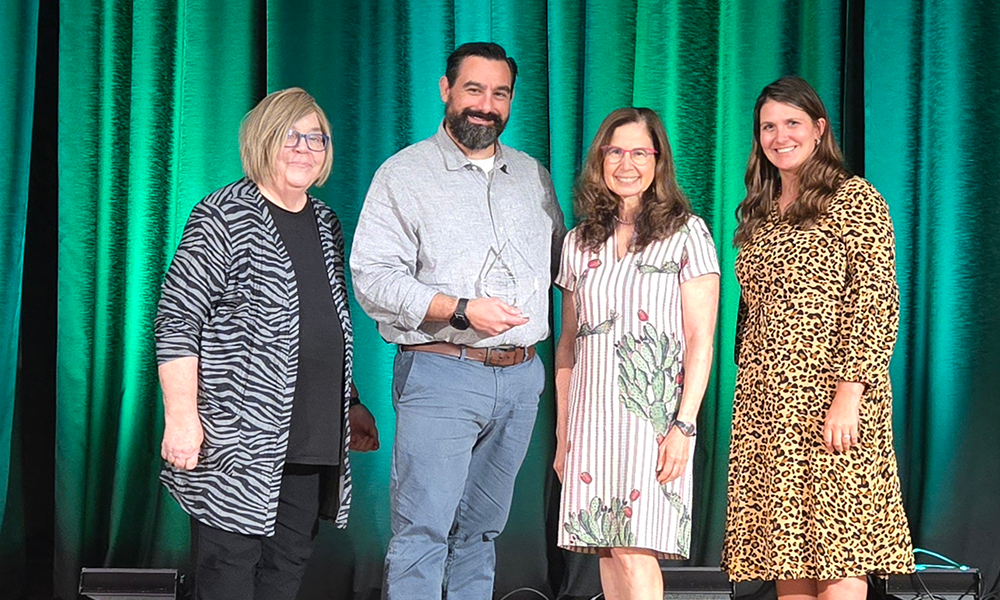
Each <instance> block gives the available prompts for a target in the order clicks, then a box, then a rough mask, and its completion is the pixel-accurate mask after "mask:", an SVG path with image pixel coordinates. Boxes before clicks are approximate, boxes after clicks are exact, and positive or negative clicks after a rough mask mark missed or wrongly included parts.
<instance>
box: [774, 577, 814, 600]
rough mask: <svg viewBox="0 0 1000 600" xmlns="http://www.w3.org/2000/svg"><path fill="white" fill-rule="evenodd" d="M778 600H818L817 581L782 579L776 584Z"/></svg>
mask: <svg viewBox="0 0 1000 600" xmlns="http://www.w3.org/2000/svg"><path fill="white" fill-rule="evenodd" d="M775 587H776V588H777V590H778V600H816V597H817V589H816V580H815V579H780V580H778V581H776V582H775Z"/></svg>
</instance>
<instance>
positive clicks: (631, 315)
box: [556, 216, 719, 559]
mask: <svg viewBox="0 0 1000 600" xmlns="http://www.w3.org/2000/svg"><path fill="white" fill-rule="evenodd" d="M577 234H578V232H577V230H575V229H574V230H573V231H571V232H570V233H569V234H568V236H567V237H566V242H565V244H564V245H563V251H562V260H561V264H560V269H559V276H558V278H557V279H556V284H557V285H558V286H559V287H560V288H562V289H563V290H565V291H567V292H572V293H574V294H575V296H576V302H577V336H576V341H575V345H574V353H575V364H574V366H573V375H572V378H571V381H570V392H569V427H568V431H567V434H568V454H567V457H566V470H565V477H564V478H563V488H562V499H561V503H560V523H561V526H560V529H559V542H558V543H559V546H560V547H563V548H566V549H569V550H574V551H577V552H586V553H595V552H597V550H598V549H599V548H607V547H633V548H646V549H649V550H653V551H654V552H656V553H657V555H658V557H659V558H673V559H679V558H687V557H688V554H689V549H690V544H691V490H692V476H691V471H692V460H693V453H692V457H691V458H689V460H688V465H687V468H686V469H685V470H684V474H683V475H682V476H681V477H679V478H677V479H676V480H674V481H672V482H670V483H669V484H667V485H664V486H661V485H659V484H658V483H657V482H656V459H657V447H658V445H657V439H658V438H659V437H660V436H663V435H665V434H666V431H667V427H668V425H669V424H670V422H671V420H672V418H673V415H674V414H676V411H677V405H678V403H679V401H680V397H681V389H682V386H683V382H684V369H683V364H684V334H683V326H682V321H681V284H682V283H683V282H685V281H687V280H688V279H692V278H695V277H698V276H701V275H705V274H708V273H718V272H719V265H718V259H717V258H716V254H715V244H714V243H713V241H712V235H711V233H709V231H708V228H707V227H706V226H705V223H704V221H702V220H701V219H700V218H698V217H695V216H691V217H690V218H689V219H688V221H687V224H686V225H685V226H683V227H682V228H681V230H680V231H678V232H677V233H675V234H674V235H672V236H671V237H669V238H667V239H666V240H663V241H659V242H654V243H652V244H650V245H649V246H647V247H646V248H645V249H643V250H642V251H641V252H630V253H628V254H626V255H625V256H624V257H623V258H622V259H621V260H618V259H617V257H616V248H617V239H616V237H614V236H613V237H612V238H611V239H610V240H609V241H608V243H606V244H605V245H604V247H603V248H602V249H601V250H600V251H598V252H593V251H589V250H586V251H585V250H582V249H581V247H580V244H579V240H578V237H577Z"/></svg>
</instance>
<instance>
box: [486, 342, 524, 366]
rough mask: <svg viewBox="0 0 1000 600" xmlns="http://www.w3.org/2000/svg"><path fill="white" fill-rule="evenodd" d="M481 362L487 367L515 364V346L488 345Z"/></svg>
mask: <svg viewBox="0 0 1000 600" xmlns="http://www.w3.org/2000/svg"><path fill="white" fill-rule="evenodd" d="M483 364H484V365H486V366H487V367H510V366H512V365H516V364H517V346H513V345H511V346H490V347H489V348H487V349H486V358H485V359H484V360H483Z"/></svg>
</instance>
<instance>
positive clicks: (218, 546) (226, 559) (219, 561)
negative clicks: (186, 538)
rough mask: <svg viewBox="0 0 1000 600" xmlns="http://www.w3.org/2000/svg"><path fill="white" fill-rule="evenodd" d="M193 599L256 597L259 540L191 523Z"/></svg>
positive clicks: (244, 598) (194, 522)
mask: <svg viewBox="0 0 1000 600" xmlns="http://www.w3.org/2000/svg"><path fill="white" fill-rule="evenodd" d="M191 547H192V550H193V551H194V571H195V572H194V597H195V598H196V599H197V600H246V599H247V598H253V595H254V572H255V570H256V569H257V561H259V560H260V553H261V544H260V538H259V537H258V536H253V535H243V534H240V533H231V532H229V531H223V530H221V529H216V528H215V527H209V526H208V525H205V524H204V523H201V522H200V521H198V520H196V519H194V518H192V519H191Z"/></svg>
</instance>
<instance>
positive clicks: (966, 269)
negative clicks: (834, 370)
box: [865, 0, 1000, 588]
mask: <svg viewBox="0 0 1000 600" xmlns="http://www.w3.org/2000/svg"><path fill="white" fill-rule="evenodd" d="M865 9H866V31H865V39H866V48H865V89H866V96H867V98H866V100H867V101H866V106H867V109H868V113H867V125H866V130H865V156H866V161H865V162H866V167H865V170H866V174H867V176H868V178H869V179H870V180H871V181H872V183H874V184H875V186H876V187H877V188H878V189H879V191H880V192H881V193H882V194H883V196H885V198H886V200H887V201H888V203H889V206H890V209H891V213H892V218H893V221H894V222H895V230H896V248H897V252H898V254H897V272H898V274H899V275H898V278H899V286H900V297H901V306H902V310H901V315H900V317H901V326H900V336H899V340H898V341H897V343H896V352H895V355H894V358H893V363H892V378H893V379H892V382H893V388H894V391H895V394H894V397H895V400H896V403H895V411H894V416H895V422H894V425H895V432H896V436H897V440H896V447H897V450H898V456H899V459H900V473H901V476H902V483H903V494H904V500H905V504H906V508H907V514H908V516H909V519H910V528H911V529H912V531H913V533H914V543H915V544H916V545H918V546H922V547H924V548H928V549H932V550H936V551H938V552H942V553H944V554H946V555H948V556H951V557H952V558H954V559H955V560H958V561H960V562H962V563H965V564H970V565H972V564H974V566H977V567H980V568H983V569H985V570H986V572H987V574H988V575H989V578H988V580H987V583H988V584H989V586H990V587H993V588H995V587H996V586H997V579H996V577H997V571H998V568H1000V556H998V554H997V552H996V540H997V539H1000V518H998V516H1000V510H998V508H997V507H998V504H997V502H996V498H997V495H998V494H1000V445H998V444H997V443H996V439H997V428H998V426H1000V404H998V402H997V398H998V393H997V390H998V389H1000V371H998V369H997V365H1000V315H998V313H997V311H996V302H995V298H996V297H997V294H998V293H1000V269H998V268H997V265H998V264H1000V247H998V245H997V244H996V242H995V238H996V232H997V231H998V229H1000V209H998V204H997V200H998V199H1000V183H998V181H997V165H998V164H1000V150H998V149H997V144H996V142H997V139H998V136H1000V110H998V108H997V107H998V106H1000V88H998V87H997V85H996V81H995V74H996V73H997V72H1000V37H998V35H997V34H998V33H1000V6H998V5H997V4H996V3H991V2H976V1H972V0H955V1H948V2H945V1H942V0H932V1H917V0H905V1H901V2H896V1H893V0H867V2H866V5H865ZM917 559H918V560H917V562H931V563H933V562H936V561H935V560H933V559H930V558H928V557H926V556H920V555H918V556H917Z"/></svg>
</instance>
